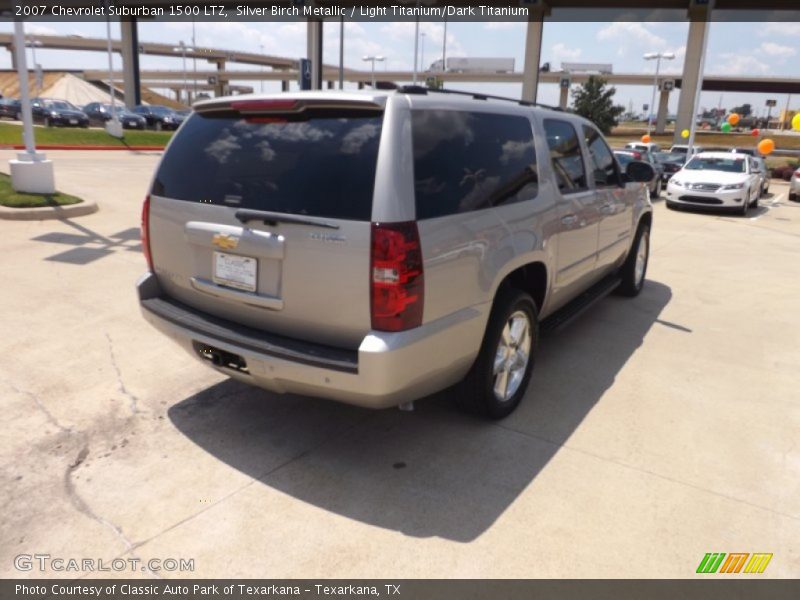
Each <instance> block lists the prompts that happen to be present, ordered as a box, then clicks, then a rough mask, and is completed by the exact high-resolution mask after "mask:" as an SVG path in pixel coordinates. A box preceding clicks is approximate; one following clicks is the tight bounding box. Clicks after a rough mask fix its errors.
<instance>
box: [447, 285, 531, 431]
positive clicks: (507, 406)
mask: <svg viewBox="0 0 800 600" xmlns="http://www.w3.org/2000/svg"><path fill="white" fill-rule="evenodd" d="M538 341H539V318H538V313H537V311H536V305H535V304H534V302H533V299H532V298H531V297H530V295H529V294H526V293H525V292H522V291H520V290H517V289H515V288H501V290H500V291H499V292H498V296H497V299H496V300H495V304H494V307H493V308H492V314H491V316H490V317H489V323H488V325H487V326H486V332H485V333H484V336H483V344H482V345H481V349H480V352H479V353H478V358H476V359H475V363H474V364H473V365H472V368H471V369H470V371H469V373H467V376H466V377H465V378H464V380H463V381H462V382H461V383H460V384H459V385H458V386H456V388H455V392H456V394H457V403H458V405H459V407H460V408H462V409H463V410H466V411H468V412H471V413H475V414H479V415H481V416H484V417H489V418H491V419H502V418H503V417H506V416H508V415H510V414H511V413H512V412H513V411H514V409H515V408H517V406H518V405H519V403H520V401H521V400H522V397H523V396H524V395H525V390H526V389H527V387H528V381H529V380H530V377H531V371H532V370H533V362H534V356H535V354H536V347H537V345H538Z"/></svg>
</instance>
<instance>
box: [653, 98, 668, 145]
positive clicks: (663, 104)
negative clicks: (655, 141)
mask: <svg viewBox="0 0 800 600" xmlns="http://www.w3.org/2000/svg"><path fill="white" fill-rule="evenodd" d="M668 108H669V90H663V89H662V90H661V94H660V95H659V98H658V113H657V116H656V133H657V134H660V133H664V131H665V130H666V128H667V109H668Z"/></svg>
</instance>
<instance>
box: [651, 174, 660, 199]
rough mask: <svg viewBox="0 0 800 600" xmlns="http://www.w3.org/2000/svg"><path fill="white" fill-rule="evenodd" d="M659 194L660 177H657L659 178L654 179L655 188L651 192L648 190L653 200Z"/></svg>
mask: <svg viewBox="0 0 800 600" xmlns="http://www.w3.org/2000/svg"><path fill="white" fill-rule="evenodd" d="M660 195H661V178H660V177H659V178H658V179H657V180H656V187H655V189H654V190H653V191H652V192H650V198H652V199H653V200H655V199H656V198H658V197H659V196H660Z"/></svg>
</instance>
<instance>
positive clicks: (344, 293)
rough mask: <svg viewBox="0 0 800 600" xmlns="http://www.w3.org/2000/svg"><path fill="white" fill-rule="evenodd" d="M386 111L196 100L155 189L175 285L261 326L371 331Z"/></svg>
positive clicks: (172, 291) (169, 281)
mask: <svg viewBox="0 0 800 600" xmlns="http://www.w3.org/2000/svg"><path fill="white" fill-rule="evenodd" d="M382 124H383V106H382V105H381V104H380V103H376V102H373V101H371V100H370V101H364V100H354V99H352V98H350V97H344V98H339V99H336V98H334V99H328V98H325V99H324V100H323V99H320V98H319V97H317V98H314V97H302V96H301V97H298V98H295V99H291V100H287V99H284V98H281V99H271V100H269V99H268V100H238V101H237V100H232V101H220V102H218V103H216V102H211V103H206V104H205V105H203V106H202V107H200V108H198V110H197V112H196V113H195V114H193V115H192V116H191V117H190V118H189V119H188V120H187V122H186V123H184V125H183V127H182V128H181V129H180V131H179V133H178V134H177V135H176V137H175V139H174V140H173V141H172V142H171V143H170V145H169V147H168V149H167V151H166V153H165V155H164V157H163V159H162V161H161V164H160V165H159V168H158V171H157V173H156V177H155V179H154V183H153V188H152V192H151V196H150V213H149V215H150V216H149V229H150V251H151V255H152V259H153V265H154V270H155V273H156V275H157V276H158V278H159V281H160V283H161V287H162V289H163V290H164V292H165V293H166V294H167V295H168V296H171V297H173V298H175V299H177V300H179V301H181V302H183V303H185V304H187V305H189V306H192V307H194V308H196V309H198V310H200V311H203V312H206V313H208V314H212V315H215V316H217V317H221V318H224V319H227V320H230V321H234V322H236V323H240V324H245V325H248V326H251V327H254V328H256V329H260V330H263V331H267V332H273V333H278V334H281V335H285V336H289V337H293V338H297V339H303V340H307V341H310V342H316V343H322V344H328V345H333V346H339V347H344V348H357V347H358V345H359V343H360V342H361V340H362V339H363V337H364V335H365V334H366V333H367V332H368V331H369V330H370V287H369V272H370V234H371V225H370V218H371V214H372V199H373V193H374V184H375V169H376V164H377V158H378V145H379V141H380V137H381V128H382Z"/></svg>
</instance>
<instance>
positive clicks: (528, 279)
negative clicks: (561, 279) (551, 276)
mask: <svg viewBox="0 0 800 600" xmlns="http://www.w3.org/2000/svg"><path fill="white" fill-rule="evenodd" d="M503 283H505V284H508V285H510V286H511V287H514V288H517V289H518V290H522V291H523V292H527V293H528V294H530V295H531V298H533V301H534V303H535V304H536V308H537V309H538V310H542V305H543V304H544V296H545V294H546V293H547V267H545V266H544V264H542V263H540V262H534V263H529V264H527V265H524V266H522V267H520V268H518V269H517V270H515V271H512V272H511V273H509V274H508V275H507V276H506V278H505V279H504V280H503Z"/></svg>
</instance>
